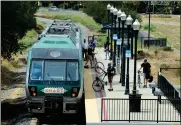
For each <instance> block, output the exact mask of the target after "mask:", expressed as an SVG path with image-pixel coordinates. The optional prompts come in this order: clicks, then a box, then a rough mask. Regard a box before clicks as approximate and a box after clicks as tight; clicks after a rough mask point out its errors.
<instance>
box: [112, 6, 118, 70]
mask: <svg viewBox="0 0 181 125" xmlns="http://www.w3.org/2000/svg"><path fill="white" fill-rule="evenodd" d="M117 13H118V10H117V9H116V8H114V10H113V14H114V34H116V33H117V32H116V19H117ZM113 56H114V58H113V66H114V67H115V66H116V40H114V54H113Z"/></svg>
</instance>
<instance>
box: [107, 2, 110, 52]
mask: <svg viewBox="0 0 181 125" xmlns="http://www.w3.org/2000/svg"><path fill="white" fill-rule="evenodd" d="M110 9H111V5H110V4H108V5H107V14H108V15H107V18H108V22H109V17H110V16H109V14H110ZM107 30H108V37H107V39H108V41H107V42H108V45H109V44H110V43H109V38H110V30H109V28H108V29H107ZM108 49H110V48H109V46H108Z"/></svg>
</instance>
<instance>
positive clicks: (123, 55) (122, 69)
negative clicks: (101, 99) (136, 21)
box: [119, 12, 126, 86]
mask: <svg viewBox="0 0 181 125" xmlns="http://www.w3.org/2000/svg"><path fill="white" fill-rule="evenodd" d="M125 20H126V14H125V13H124V12H122V14H121V21H122V42H121V53H122V56H121V58H122V59H121V60H122V61H121V74H120V81H119V82H120V83H122V86H125V50H126V48H125V46H124V24H125Z"/></svg>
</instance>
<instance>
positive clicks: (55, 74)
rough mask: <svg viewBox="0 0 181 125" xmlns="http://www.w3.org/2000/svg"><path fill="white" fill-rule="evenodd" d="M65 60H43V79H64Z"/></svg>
mask: <svg viewBox="0 0 181 125" xmlns="http://www.w3.org/2000/svg"><path fill="white" fill-rule="evenodd" d="M65 72H66V62H65V61H52V60H51V61H45V73H44V80H55V81H65V76H66V73H65Z"/></svg>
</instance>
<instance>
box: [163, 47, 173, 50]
mask: <svg viewBox="0 0 181 125" xmlns="http://www.w3.org/2000/svg"><path fill="white" fill-rule="evenodd" d="M163 51H173V49H172V47H170V46H166V47H163Z"/></svg>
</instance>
